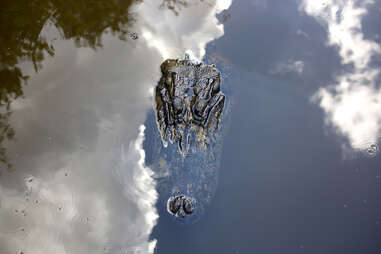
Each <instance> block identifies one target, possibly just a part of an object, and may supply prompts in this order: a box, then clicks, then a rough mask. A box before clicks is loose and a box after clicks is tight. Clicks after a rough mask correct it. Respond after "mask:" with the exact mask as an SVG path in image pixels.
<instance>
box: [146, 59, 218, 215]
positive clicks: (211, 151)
mask: <svg viewBox="0 0 381 254" xmlns="http://www.w3.org/2000/svg"><path fill="white" fill-rule="evenodd" d="M161 73H162V76H161V78H160V81H159V82H158V85H157V87H156V97H155V99H156V123H157V127H158V128H157V129H158V130H159V132H160V135H154V145H152V147H153V149H154V151H153V153H152V154H153V157H154V158H153V165H151V166H152V167H153V168H154V170H155V171H156V172H161V175H162V176H163V177H162V178H160V179H159V180H158V182H159V185H160V186H159V193H161V195H163V194H164V196H166V198H167V199H166V208H167V211H168V213H169V214H171V215H174V216H175V218H176V220H178V221H181V222H194V221H197V220H198V218H199V217H200V215H201V214H202V213H203V211H204V210H205V208H206V206H207V204H208V203H209V202H210V200H211V198H212V197H213V196H214V193H215V190H216V188H217V182H218V174H217V169H218V166H219V165H218V163H219V157H220V154H221V138H220V133H219V131H218V129H219V126H220V121H221V115H222V111H223V108H224V104H225V95H224V94H223V93H222V92H221V91H220V85H221V78H220V72H219V71H218V70H217V69H216V67H215V66H214V65H205V64H203V63H195V62H192V61H191V60H189V59H187V58H186V59H181V60H178V59H168V60H166V61H164V62H163V63H162V65H161ZM168 141H169V142H168ZM163 201H164V200H163Z"/></svg>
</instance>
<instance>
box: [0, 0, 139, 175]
mask: <svg viewBox="0 0 381 254" xmlns="http://www.w3.org/2000/svg"><path fill="white" fill-rule="evenodd" d="M140 1H141V0H16V1H15V0H1V1H0V163H3V164H5V165H7V167H8V168H10V167H11V164H10V163H9V161H8V159H7V156H6V154H5V148H4V141H5V140H6V139H8V140H9V139H12V138H13V137H14V135H15V133H14V131H13V129H12V127H11V126H10V125H9V117H10V115H11V108H10V104H11V102H12V101H13V100H15V99H17V98H19V97H22V96H23V90H22V88H23V86H24V85H26V84H27V80H28V77H27V76H25V75H23V73H22V72H21V70H20V68H19V67H18V64H19V63H20V62H22V61H25V60H27V61H32V62H33V65H34V69H35V71H36V72H38V70H39V69H41V68H42V66H41V63H42V61H43V60H44V56H46V55H50V56H53V55H54V46H53V44H52V42H48V41H47V40H46V38H44V37H43V36H42V35H41V31H42V29H43V27H44V26H45V25H46V24H47V23H48V22H49V23H51V24H53V25H55V27H57V29H58V30H59V31H60V34H61V36H62V37H63V39H74V41H75V43H76V45H77V46H78V47H83V46H86V47H91V48H93V49H96V48H99V47H102V35H103V34H104V33H105V31H106V30H107V31H110V32H111V33H112V34H113V35H114V36H117V37H119V39H121V40H125V39H126V38H127V35H128V28H129V26H130V24H131V23H132V22H133V20H134V18H133V15H132V14H131V13H130V12H129V8H130V7H131V5H132V4H133V3H134V2H140Z"/></svg>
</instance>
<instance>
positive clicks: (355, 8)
mask: <svg viewBox="0 0 381 254" xmlns="http://www.w3.org/2000/svg"><path fill="white" fill-rule="evenodd" d="M373 3H374V1H373V0H366V1H364V0H361V1H360V0H359V1H353V0H328V1H327V0H324V1H323V0H304V1H303V3H302V5H301V9H302V10H304V11H306V12H307V13H308V14H309V15H312V16H314V17H315V18H316V19H317V20H318V21H319V22H321V23H322V24H323V25H324V26H326V27H327V30H328V36H329V41H328V44H329V45H334V46H337V47H338V49H339V53H340V56H341V58H342V63H343V64H351V65H352V66H353V70H352V71H350V72H346V73H344V74H342V75H340V76H338V77H337V83H335V84H332V85H331V86H330V87H329V88H322V89H320V90H319V91H318V92H317V94H316V95H315V96H314V100H315V101H316V102H318V103H319V105H320V106H321V108H322V109H323V110H324V112H325V113H326V123H327V124H328V125H330V126H333V127H334V128H335V129H336V131H337V132H338V133H340V134H341V135H343V136H344V137H346V138H347V139H348V141H349V144H350V147H351V148H353V149H355V150H362V151H364V150H365V149H367V148H369V146H371V145H372V144H376V143H377V142H378V139H379V137H380V131H381V90H380V89H379V88H378V87H377V84H376V78H377V77H378V76H379V74H380V72H379V70H378V69H376V68H374V67H372V66H371V60H372V57H373V56H375V55H376V54H380V53H381V48H380V46H379V45H378V44H377V43H375V42H373V41H370V40H366V39H365V38H364V35H363V31H362V25H361V21H362V18H363V17H364V15H366V14H367V8H368V7H370V6H371V4H373Z"/></svg>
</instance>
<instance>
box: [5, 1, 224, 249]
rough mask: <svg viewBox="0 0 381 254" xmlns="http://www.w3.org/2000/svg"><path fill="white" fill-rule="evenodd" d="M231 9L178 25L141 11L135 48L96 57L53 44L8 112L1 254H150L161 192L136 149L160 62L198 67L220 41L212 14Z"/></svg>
mask: <svg viewBox="0 0 381 254" xmlns="http://www.w3.org/2000/svg"><path fill="white" fill-rule="evenodd" d="M230 4H231V1H224V0H222V1H217V2H216V1H208V3H207V4H203V3H200V4H199V5H191V6H190V7H189V8H183V9H182V10H181V11H180V14H179V16H175V15H174V14H173V13H172V12H171V11H170V10H163V9H159V8H158V7H159V5H160V3H159V2H158V1H154V0H151V1H144V2H143V3H141V4H139V5H137V6H136V12H137V22H136V24H135V25H134V26H133V27H132V30H134V31H137V32H138V33H139V35H141V36H139V39H138V40H136V41H129V42H127V43H126V42H121V41H119V40H118V39H117V38H113V37H112V36H106V37H104V40H103V44H104V48H103V49H102V50H99V51H98V52H94V51H92V50H90V49H86V48H76V47H75V46H74V43H73V42H71V41H58V42H57V44H56V45H55V48H56V52H55V53H56V56H55V57H54V58H49V57H48V58H46V60H45V61H44V62H43V66H44V67H43V69H42V70H41V71H40V72H39V73H38V74H37V75H36V74H34V73H33V72H30V76H31V79H30V81H29V84H28V86H27V87H26V88H25V95H26V99H25V100H19V101H16V102H15V103H14V104H13V105H12V108H13V110H14V113H13V115H12V125H13V126H14V129H15V131H16V134H17V141H16V142H10V143H9V144H8V154H9V155H10V156H11V158H13V164H14V168H15V171H13V172H8V173H4V174H3V175H2V177H1V178H0V253H2V254H3V253H4V254H8V253H20V252H21V251H22V252H23V253H24V254H28V253H55V254H61V253H62V254H64V253H65V254H66V253H142V254H146V253H153V250H154V248H155V244H156V241H155V240H153V241H150V240H149V235H150V233H151V231H152V228H153V227H154V225H155V224H156V221H157V218H158V215H157V211H156V209H155V202H156V199H157V192H156V190H155V182H154V180H153V178H152V171H151V170H150V169H149V168H147V167H146V166H145V165H144V151H143V149H142V142H143V139H144V126H143V125H142V124H143V123H144V120H145V117H146V112H147V111H148V110H149V109H150V108H151V107H152V98H151V96H152V88H153V87H154V86H155V84H156V82H157V80H158V78H159V74H160V73H159V71H160V70H159V66H160V64H161V62H162V61H163V60H164V59H165V58H167V57H182V56H183V55H184V53H185V51H186V50H190V51H191V52H193V54H194V56H195V57H196V58H198V59H201V58H202V56H203V55H204V54H205V45H206V44H207V43H208V42H210V41H211V40H214V39H216V38H217V37H219V36H221V35H222V34H223V26H222V25H221V24H219V23H218V21H217V19H216V17H215V15H216V13H217V12H219V11H222V10H223V9H225V8H228V7H229V6H230ZM45 32H47V35H48V36H51V37H52V38H53V37H55V36H57V32H56V31H54V29H50V30H49V29H47V31H45ZM24 69H25V71H26V72H27V70H28V66H24Z"/></svg>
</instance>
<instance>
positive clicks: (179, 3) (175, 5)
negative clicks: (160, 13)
mask: <svg viewBox="0 0 381 254" xmlns="http://www.w3.org/2000/svg"><path fill="white" fill-rule="evenodd" d="M204 1H205V0H163V2H162V3H161V5H160V7H161V8H167V9H169V10H171V11H172V12H173V13H174V14H175V15H176V16H178V15H179V14H180V11H181V9H182V8H184V7H188V6H189V5H191V4H196V3H199V2H204Z"/></svg>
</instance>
